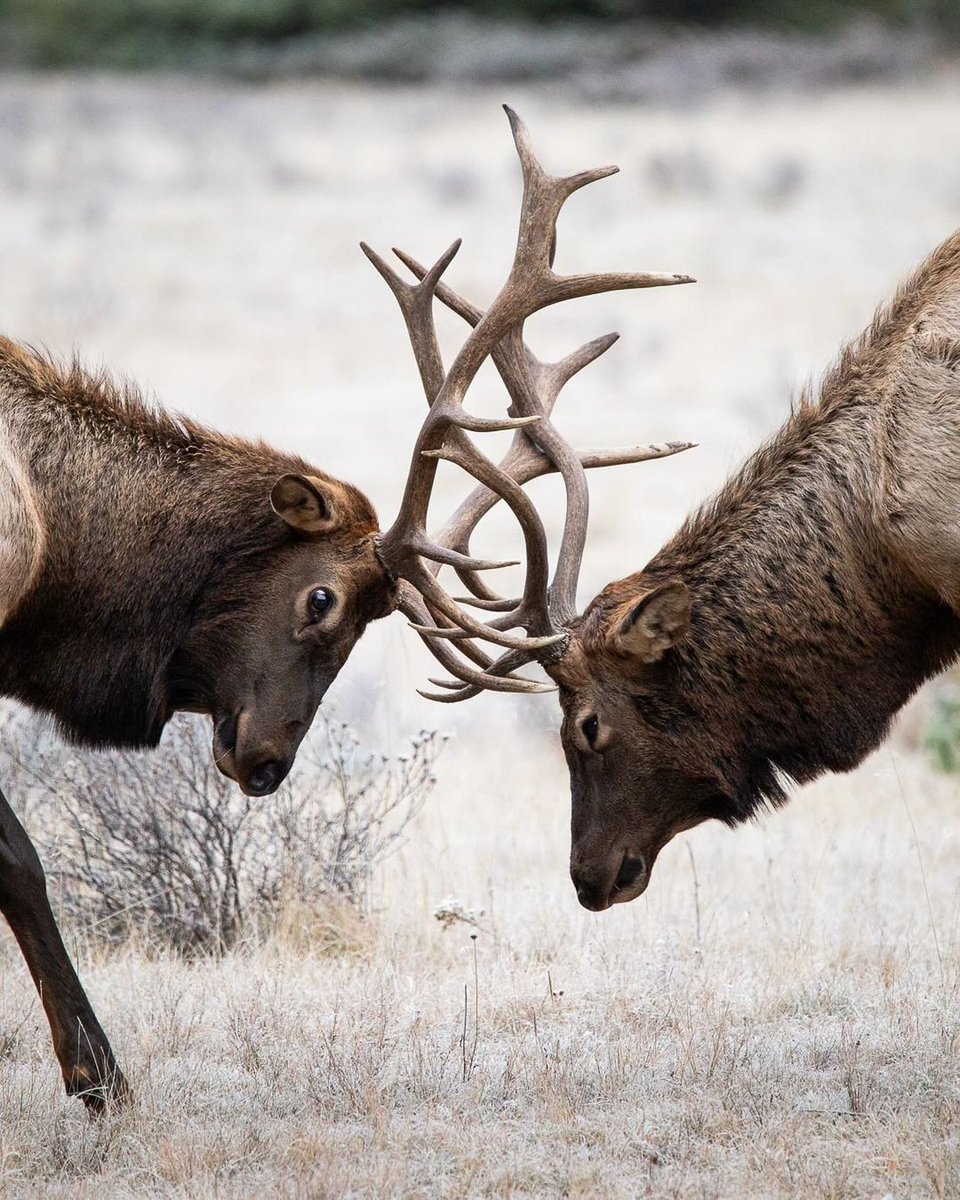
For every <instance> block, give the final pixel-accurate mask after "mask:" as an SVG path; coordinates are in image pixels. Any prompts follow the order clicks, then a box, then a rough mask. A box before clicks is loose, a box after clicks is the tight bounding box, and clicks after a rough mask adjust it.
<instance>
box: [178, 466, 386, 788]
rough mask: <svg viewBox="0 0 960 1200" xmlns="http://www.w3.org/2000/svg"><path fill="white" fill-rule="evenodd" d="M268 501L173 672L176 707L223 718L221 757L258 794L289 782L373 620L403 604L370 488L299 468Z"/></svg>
mask: <svg viewBox="0 0 960 1200" xmlns="http://www.w3.org/2000/svg"><path fill="white" fill-rule="evenodd" d="M261 505H262V511H261V512H259V513H258V516H257V519H256V520H251V522H250V525H251V535H250V547H249V553H243V552H241V553H238V554H236V555H234V556H233V559H232V561H231V562H229V563H227V564H224V566H223V567H222V569H221V570H219V571H218V572H217V573H216V577H215V578H214V579H213V580H212V581H211V582H210V583H209V584H208V585H207V586H206V587H205V588H204V589H203V592H202V595H201V599H200V603H199V605H198V611H197V613H196V614H195V617H194V620H193V622H192V624H191V628H190V631H189V634H188V635H187V637H186V639H185V640H184V642H183V643H182V645H181V646H180V648H179V650H178V651H177V653H176V654H175V656H174V658H173V661H172V664H171V667H170V672H169V691H170V697H171V703H170V708H171V710H172V709H188V710H192V711H198V712H203V713H207V714H209V715H210V716H211V717H212V719H213V724H214V737H213V753H214V759H215V761H216V764H217V766H218V768H219V769H220V771H221V772H222V773H223V774H225V775H226V776H228V778H230V779H233V780H235V781H236V782H237V783H239V784H240V786H241V788H242V789H243V790H244V791H245V792H246V793H247V795H250V796H264V795H267V794H268V793H270V792H273V791H275V790H276V789H277V788H278V787H279V786H280V784H281V783H282V782H283V780H284V778H285V777H286V775H287V773H288V772H289V770H290V768H291V766H292V765H293V760H294V757H295V755H296V753H297V749H298V748H299V746H300V742H301V741H302V740H303V737H304V735H305V734H306V732H307V730H308V729H309V728H310V725H311V723H312V722H313V719H314V717H315V715H316V712H317V709H318V707H319V706H320V703H321V701H322V700H323V697H324V694H325V693H326V691H327V688H328V687H329V686H330V684H331V683H332V682H333V681H334V679H335V678H336V676H337V674H338V672H339V671H340V668H341V667H342V666H343V664H344V663H345V662H346V660H347V657H348V656H349V654H350V652H351V650H352V649H353V647H354V645H355V644H356V642H357V639H358V638H359V637H360V635H361V634H362V633H363V631H364V629H365V628H366V625H367V623H368V622H369V621H371V620H374V619H376V618H378V617H383V616H386V615H387V614H388V613H390V612H392V611H393V609H394V608H395V607H396V585H395V581H394V580H393V578H392V577H391V576H390V574H389V573H388V572H387V571H386V569H385V568H384V566H383V564H382V563H381V562H380V560H379V558H378V557H377V553H376V545H375V540H374V539H375V535H376V533H377V530H378V526H377V518H376V514H375V512H374V510H373V507H372V506H371V504H370V502H369V501H368V500H367V498H366V497H365V496H364V495H363V493H362V492H360V491H359V490H358V489H356V488H354V487H352V486H350V485H349V484H346V483H341V482H340V481H339V480H336V479H332V478H331V477H330V476H327V475H320V474H319V473H312V472H311V473H305V472H303V473H301V472H290V473H287V474H284V475H282V476H280V477H279V478H276V477H273V478H272V479H271V480H269V481H266V482H265V484H264V487H263V499H262V502H261Z"/></svg>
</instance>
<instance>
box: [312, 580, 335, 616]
mask: <svg viewBox="0 0 960 1200" xmlns="http://www.w3.org/2000/svg"><path fill="white" fill-rule="evenodd" d="M332 607H333V592H328V591H327V589H326V588H314V589H313V591H312V592H311V593H310V598H309V599H308V600H307V608H308V609H309V611H310V617H311V619H312V620H314V621H319V620H320V619H321V618H322V617H324V616H325V615H326V614H327V613H328V612H329V611H330V609H331V608H332Z"/></svg>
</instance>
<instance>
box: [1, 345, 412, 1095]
mask: <svg viewBox="0 0 960 1200" xmlns="http://www.w3.org/2000/svg"><path fill="white" fill-rule="evenodd" d="M376 532H377V519H376V514H375V513H374V511H373V508H372V506H371V505H370V502H369V501H368V500H367V499H366V497H365V496H364V495H363V494H362V493H361V492H359V491H358V490H357V489H356V488H354V487H351V486H350V485H349V484H345V483H341V482H339V481H338V480H335V479H332V478H331V477H330V476H328V475H325V474H324V473H323V472H321V471H318V470H316V468H314V467H311V466H310V465H309V464H307V463H305V462H303V461H302V460H301V459H299V458H296V457H292V456H290V455H286V454H281V453H279V452H277V451H275V450H272V449H270V448H269V447H268V446H265V445H263V444H262V443H254V442H245V441H241V440H239V439H237V438H231V437H226V436H224V435H222V434H218V433H214V432H212V431H210V430H207V429H203V428H201V427H200V426H198V425H195V424H193V423H192V422H189V421H185V420H175V419H173V418H171V417H168V416H165V415H164V414H162V413H159V412H155V411H152V410H150V409H149V408H147V406H146V405H145V404H144V403H143V402H142V400H141V399H140V398H139V397H138V395H137V394H136V393H135V392H134V391H133V390H132V389H131V388H126V389H121V388H118V387H117V386H115V385H114V384H112V383H111V382H110V381H109V380H108V379H107V378H106V377H104V376H90V375H88V374H86V373H85V372H84V371H82V370H81V369H80V368H79V367H77V366H72V367H67V368H61V367H59V366H57V365H56V364H54V363H52V362H50V361H49V360H47V359H45V358H43V357H42V356H39V355H37V354H35V353H33V352H31V351H28V350H26V349H23V348H22V347H18V346H16V345H14V344H13V343H12V342H9V341H7V340H6V339H2V338H0V695H3V696H9V697H13V698H15V699H16V700H19V701H21V702H22V703H24V704H26V705H29V706H30V707H32V708H33V709H35V710H37V711H39V712H42V713H47V714H49V715H51V716H52V717H53V718H54V719H55V720H56V722H57V724H58V726H59V728H60V729H61V731H62V732H63V733H65V734H66V735H67V736H68V737H69V738H71V739H72V740H74V741H76V742H80V743H84V744H87V745H94V746H142V747H148V746H155V745H156V744H157V742H158V741H159V739H160V735H161V733H162V731H163V728H164V726H165V725H166V723H167V721H168V720H169V719H170V717H171V715H172V714H173V713H174V712H175V711H178V710H187V711H191V712H200V713H206V714H209V715H210V716H211V717H212V719H213V725H214V739H213V753H214V757H215V759H216V762H217V765H218V767H219V768H220V770H221V771H222V772H223V773H224V774H226V775H228V776H229V777H230V778H231V779H235V780H237V782H238V783H239V784H240V786H241V787H242V788H243V790H244V791H245V792H247V794H248V795H252V796H263V795H266V794H267V793H268V792H272V791H273V790H275V788H276V787H277V786H278V785H279V784H280V782H281V781H282V779H283V778H284V776H285V775H286V773H287V772H288V771H289V769H290V767H291V765H292V763H293V760H294V756H295V754H296V752H297V748H298V746H299V744H300V741H301V739H302V738H303V736H304V734H305V733H306V731H307V729H308V727H309V725H310V723H311V721H312V720H313V717H314V715H315V713H316V710H317V707H318V705H319V704H320V702H321V700H322V699H323V696H324V693H325V692H326V690H327V688H328V687H329V685H330V683H331V682H332V681H333V679H334V678H335V676H336V674H337V672H338V671H339V670H340V668H341V667H342V666H343V663H344V662H345V660H346V658H347V656H348V654H349V653H350V651H351V649H352V648H353V646H354V644H355V642H356V640H357V638H358V637H359V636H360V634H361V633H362V632H363V630H364V628H365V627H366V625H367V622H369V621H371V620H373V619H374V618H376V617H381V616H385V615H386V614H387V613H388V612H390V611H392V609H393V607H394V604H395V586H394V582H393V580H392V578H391V576H390V575H389V574H388V572H387V571H386V570H385V568H384V567H383V566H382V564H381V563H380V561H379V559H378V558H377V555H376V548H375V542H374V536H375V534H376ZM130 803H131V804H135V803H136V797H131V798H130ZM0 911H2V912H3V915H4V916H5V917H6V919H7V921H8V922H9V924H10V926H11V928H12V930H13V932H14V934H15V936H16V938H17V941H18V942H19V944H20V947H21V949H22V951H23V955H24V958H25V959H26V962H27V965H28V967H29V968H30V972H31V974H32V975H33V979H34V982H35V983H36V985H37V989H38V991H39V993H40V996H41V999H42V1002H43V1006H44V1008H45V1010H46V1014H47V1017H48V1019H49V1022H50V1028H51V1032H52V1034H53V1042H54V1048H55V1050H56V1054H57V1058H58V1060H59V1062H60V1067H61V1070H62V1073H63V1078H64V1081H65V1083H66V1086H67V1090H68V1092H71V1093H75V1094H78V1095H80V1096H81V1097H82V1098H83V1099H84V1101H85V1102H86V1103H87V1105H88V1106H90V1107H91V1108H94V1109H99V1108H101V1107H102V1106H103V1104H104V1102H105V1101H106V1099H107V1098H108V1097H110V1096H118V1095H121V1094H122V1093H123V1092H124V1089H125V1084H124V1082H123V1077H122V1076H121V1074H120V1072H119V1070H118V1069H117V1065H116V1062H115V1060H114V1056H113V1052H112V1050H111V1048H110V1044H109V1042H108V1041H107V1038H106V1036H105V1035H104V1033H103V1030H102V1029H101V1027H100V1024H99V1022H98V1021H97V1018H96V1016H95V1015H94V1013H93V1010H92V1008H91V1007H90V1003H89V1001H88V1000H87V997H86V995H85V993H84V990H83V988H82V986H81V984H80V981H79V980H78V978H77V975H76V973H75V971H74V969H73V967H72V965H71V963H70V960H69V957H68V956H67V952H66V950H65V949H64V945H63V941H62V939H61V937H60V933H59V931H58V929H57V925H56V922H55V920H54V917H53V914H52V913H51V910H50V905H49V903H48V900H47V893H46V884H45V880H44V874H43V868H42V867H41V865H40V861H39V859H38V858H37V855H36V852H35V851H34V848H33V846H32V845H31V843H30V840H29V838H28V837H27V835H26V833H25V832H24V830H23V828H22V827H21V825H20V823H19V821H18V820H17V818H16V816H15V815H14V813H13V811H12V809H11V808H10V806H9V804H8V803H7V802H6V800H5V799H4V798H3V795H2V794H0Z"/></svg>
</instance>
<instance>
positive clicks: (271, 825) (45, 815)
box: [0, 717, 440, 952]
mask: <svg viewBox="0 0 960 1200" xmlns="http://www.w3.org/2000/svg"><path fill="white" fill-rule="evenodd" d="M0 734H3V735H4V736H2V737H0V741H2V742H4V743H6V745H5V747H2V748H0V754H2V755H3V756H4V757H6V758H7V759H8V760H9V761H10V762H11V763H12V766H13V769H14V779H15V786H16V787H17V789H18V792H19V794H20V800H21V804H20V807H21V811H22V812H23V813H24V817H25V821H26V823H27V825H28V827H29V830H30V833H31V836H32V837H33V838H34V841H35V842H36V844H37V847H38V850H39V851H40V854H41V857H42V858H43V859H44V862H45V864H46V866H47V869H48V873H49V876H50V879H51V884H52V886H53V887H54V889H56V888H57V887H59V901H60V906H61V908H62V910H63V911H64V912H65V913H66V914H67V915H68V916H70V917H71V918H73V919H74V920H75V921H77V922H79V923H81V924H82V925H83V926H85V927H86V928H87V929H89V930H92V931H94V932H95V933H96V934H97V936H99V937H101V938H104V939H106V940H109V941H122V940H126V939H127V938H129V937H130V936H131V934H134V933H137V934H140V935H143V934H146V935H147V938H148V940H149V941H155V942H157V943H159V944H161V945H163V946H172V947H174V948H176V949H178V950H180V951H186V952H191V951H199V950H211V949H213V950H221V949H226V948H229V947H230V946H232V945H235V944H236V942H237V940H238V939H239V938H241V937H262V936H264V935H265V934H267V933H269V932H271V931H272V930H275V929H278V928H280V929H282V928H284V927H289V926H290V925H291V922H293V923H295V924H297V925H298V926H300V925H302V926H303V927H304V928H311V929H314V930H316V931H318V933H322V934H323V937H321V939H320V940H321V942H323V943H324V944H325V945H326V944H328V943H329V946H328V948H330V949H335V948H337V947H338V946H340V945H341V944H342V943H343V940H344V938H345V937H346V938H347V939H348V940H349V936H348V935H349V931H350V929H351V928H354V927H355V920H354V918H353V917H340V918H337V919H333V918H332V917H331V915H330V914H331V911H332V910H333V909H336V908H337V907H340V908H342V907H343V906H344V905H346V906H348V907H349V908H351V909H353V910H354V912H355V913H357V914H360V913H362V912H363V911H364V909H365V907H366V904H367V899H368V889H369V884H370V880H371V874H372V871H373V869H374V867H375V866H376V865H377V863H379V862H381V861H382V860H383V858H384V857H385V856H386V855H388V854H389V853H390V852H391V851H392V850H393V849H395V848H396V847H397V845H398V842H399V840H400V839H401V837H402V835H403V832H404V830H405V829H406V827H407V826H408V824H409V823H410V821H411V820H412V819H413V817H414V816H416V814H417V813H418V812H419V811H420V808H421V807H422V805H423V803H424V801H425V800H426V797H427V796H428V795H429V793H430V790H431V788H432V786H433V784H434V782H435V780H434V775H433V765H434V762H435V759H436V756H437V753H438V750H439V747H440V742H439V739H438V738H437V736H436V734H434V733H428V732H424V733H421V734H420V735H419V736H418V737H417V738H415V739H414V741H413V742H412V744H411V746H410V751H409V753H407V754H402V755H399V756H397V757H395V758H389V757H387V756H383V755H380V756H374V755H366V756H365V755H362V754H361V753H360V751H359V749H358V744H357V739H356V738H355V736H354V734H353V732H352V731H351V730H350V729H349V727H348V726H346V725H344V724H341V723H339V722H337V721H334V720H331V719H329V718H325V717H321V718H320V719H319V720H318V722H317V726H316V727H315V730H314V732H313V733H312V734H311V735H309V736H308V739H307V740H306V741H305V742H304V744H303V746H302V747H301V750H300V753H299V755H298V758H297V766H296V769H295V771H294V772H293V778H292V780H291V781H290V782H288V783H285V784H284V785H283V786H282V787H281V788H280V790H279V791H278V792H277V793H276V795H274V796H271V797H269V798H267V799H256V800H255V799H252V798H250V797H249V796H245V795H243V793H242V792H241V791H240V789H239V788H238V787H236V785H235V784H233V783H231V782H230V781H229V780H227V779H225V778H224V777H223V776H222V775H221V774H220V773H219V772H218V771H217V769H216V767H215V766H214V763H213V761H212V759H211V755H210V748H209V737H208V734H207V731H206V729H205V728H204V727H203V726H202V725H201V723H200V722H198V721H195V720H192V719H190V718H178V719H176V720H175V721H173V722H172V723H171V725H170V727H169V729H168V731H167V734H166V735H165V737H164V741H163V745H162V746H161V748H160V750H159V751H157V752H154V753H152V754H137V753H131V752H104V753H98V754H86V753H84V754H80V753H75V752H74V753H71V752H68V751H65V750H64V748H63V747H62V746H61V745H60V744H59V743H56V742H54V741H53V740H52V739H51V738H50V737H49V736H48V735H47V734H46V733H45V731H44V730H43V728H42V727H41V726H38V725H36V724H32V723H28V722H21V721H17V720H14V719H13V718H10V717H8V718H6V720H5V721H4V723H3V725H0ZM11 734H12V736H11ZM345 931H346V932H345Z"/></svg>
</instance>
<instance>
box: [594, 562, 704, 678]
mask: <svg viewBox="0 0 960 1200" xmlns="http://www.w3.org/2000/svg"><path fill="white" fill-rule="evenodd" d="M689 627H690V593H689V591H688V590H687V585H686V584H685V583H682V582H681V581H680V580H679V579H673V580H671V581H670V582H669V583H662V584H660V585H659V587H655V588H653V589H651V590H650V591H649V592H647V594H646V595H645V596H644V597H643V598H642V599H641V600H639V601H635V602H633V603H631V604H629V605H627V606H625V610H624V609H621V612H620V614H619V615H618V617H617V619H616V620H615V622H614V625H613V628H612V630H611V632H610V635H609V642H610V644H611V647H612V649H613V650H614V651H615V652H616V653H617V654H624V655H629V656H630V657H631V658H639V659H640V661H641V662H645V663H653V662H657V661H658V660H659V659H661V658H663V656H664V655H665V654H666V652H667V651H668V650H669V649H670V648H671V647H672V646H675V645H676V643H677V642H678V641H679V640H680V639H681V638H682V637H683V635H684V634H685V633H686V632H687V629H688V628H689Z"/></svg>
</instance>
